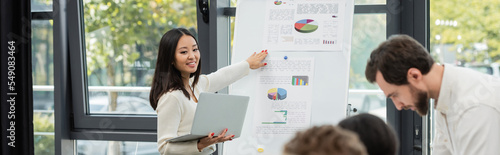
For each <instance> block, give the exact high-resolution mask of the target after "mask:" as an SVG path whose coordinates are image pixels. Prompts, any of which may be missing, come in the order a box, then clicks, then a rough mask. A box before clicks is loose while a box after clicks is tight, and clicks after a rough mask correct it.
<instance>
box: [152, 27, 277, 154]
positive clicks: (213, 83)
mask: <svg viewBox="0 0 500 155" xmlns="http://www.w3.org/2000/svg"><path fill="white" fill-rule="evenodd" d="M200 53H201V52H200V51H199V48H198V41H197V40H196V38H195V37H194V36H193V35H192V34H191V33H190V32H189V31H188V30H186V29H184V28H176V29H172V30H170V31H168V32H166V33H165V34H164V35H163V37H162V38H161V41H160V45H159V49H158V57H157V63H156V68H155V72H154V76H153V82H152V84H151V92H150V96H149V100H150V104H151V107H153V109H155V111H156V113H157V114H158V122H157V123H158V129H157V130H158V131H157V132H158V139H157V140H158V151H159V152H160V153H161V154H168V155H177V154H182V155H186V154H200V155H207V154H211V153H213V152H214V151H215V150H216V148H215V144H216V143H220V142H225V141H228V140H231V138H232V137H234V135H225V134H226V132H227V129H225V130H224V131H222V133H221V134H220V135H218V136H214V133H213V132H212V133H209V134H208V135H207V137H205V138H202V139H200V140H193V141H187V142H176V143H168V142H166V140H168V139H170V138H174V137H177V136H180V135H185V134H188V133H190V130H191V126H192V124H193V119H194V115H195V111H196V105H197V103H198V97H199V95H200V93H201V92H216V91H218V90H220V89H222V88H224V87H226V86H228V85H229V84H231V83H233V82H235V81H237V80H238V79H241V78H242V77H244V76H246V75H247V74H248V73H249V71H250V69H257V68H260V67H263V66H265V65H266V64H265V63H262V60H263V59H264V58H265V57H266V56H267V50H266V51H262V52H260V53H254V54H253V55H251V56H250V57H249V58H248V59H247V60H246V61H242V62H239V63H236V64H233V65H231V66H227V67H224V68H221V69H219V70H218V71H216V72H214V73H212V74H209V75H200V73H201V71H200V69H201V60H200Z"/></svg>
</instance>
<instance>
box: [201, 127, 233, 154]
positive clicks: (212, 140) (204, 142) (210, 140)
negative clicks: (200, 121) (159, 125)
mask: <svg viewBox="0 0 500 155" xmlns="http://www.w3.org/2000/svg"><path fill="white" fill-rule="evenodd" d="M226 132H227V129H225V130H223V131H222V133H220V134H219V135H218V136H214V134H215V133H213V132H212V133H210V134H209V135H208V137H205V138H202V139H200V140H199V141H198V150H199V151H200V152H201V150H202V149H203V148H205V147H207V146H210V145H212V144H217V143H221V142H225V141H228V140H232V138H233V137H234V135H228V136H225V134H226Z"/></svg>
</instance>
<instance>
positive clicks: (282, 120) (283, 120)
mask: <svg viewBox="0 0 500 155" xmlns="http://www.w3.org/2000/svg"><path fill="white" fill-rule="evenodd" d="M274 112H275V113H283V114H282V115H281V114H280V116H279V117H278V119H279V121H273V122H262V124H286V121H287V119H288V118H287V114H288V111H287V110H278V111H274Z"/></svg>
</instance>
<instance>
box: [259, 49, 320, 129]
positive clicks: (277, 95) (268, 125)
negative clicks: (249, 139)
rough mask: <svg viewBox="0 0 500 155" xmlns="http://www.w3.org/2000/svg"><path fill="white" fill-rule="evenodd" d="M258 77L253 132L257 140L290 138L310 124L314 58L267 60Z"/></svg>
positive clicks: (270, 58)
mask: <svg viewBox="0 0 500 155" xmlns="http://www.w3.org/2000/svg"><path fill="white" fill-rule="evenodd" d="M264 62H266V63H267V64H268V65H267V66H266V67H262V68H261V69H259V70H260V72H259V74H258V75H257V77H258V79H259V80H258V86H257V91H256V92H257V94H256V95H255V96H256V101H257V102H256V105H255V113H256V114H258V115H255V116H254V124H255V126H254V128H255V130H254V131H255V134H256V135H257V136H264V135H289V134H295V132H297V131H299V130H302V129H305V128H308V127H309V126H310V121H311V118H310V117H311V103H312V86H313V85H314V83H313V82H314V81H313V79H314V78H313V73H314V58H312V57H310V58H288V59H283V57H280V58H277V57H268V58H267V59H266V60H265V61H264Z"/></svg>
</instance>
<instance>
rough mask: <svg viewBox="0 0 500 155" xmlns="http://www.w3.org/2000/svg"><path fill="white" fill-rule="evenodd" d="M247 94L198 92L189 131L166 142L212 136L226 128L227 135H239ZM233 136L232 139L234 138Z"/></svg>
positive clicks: (245, 110)
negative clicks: (198, 95)
mask: <svg viewBox="0 0 500 155" xmlns="http://www.w3.org/2000/svg"><path fill="white" fill-rule="evenodd" d="M248 100H249V97H248V96H237V95H228V94H214V93H204V92H202V93H201V94H200V97H199V99H198V105H197V107H196V113H195V115H194V120H193V126H192V127H191V133H190V134H187V135H182V136H179V137H175V138H171V139H168V140H167V142H184V141H190V140H196V139H201V138H204V137H206V136H207V135H208V134H209V133H211V132H214V133H215V134H214V136H217V135H219V134H220V133H222V130H224V129H226V128H227V129H228V131H227V133H226V135H225V136H227V135H234V138H237V137H240V135H241V129H242V128H243V122H244V120H245V115H246V112H247V107H248ZM234 138H233V139H234Z"/></svg>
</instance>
